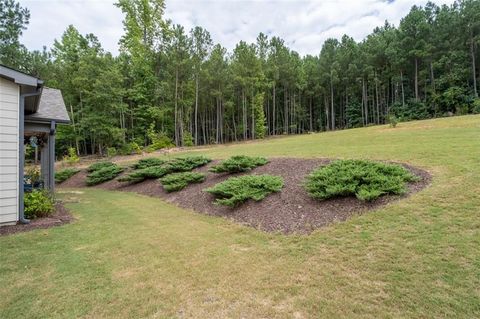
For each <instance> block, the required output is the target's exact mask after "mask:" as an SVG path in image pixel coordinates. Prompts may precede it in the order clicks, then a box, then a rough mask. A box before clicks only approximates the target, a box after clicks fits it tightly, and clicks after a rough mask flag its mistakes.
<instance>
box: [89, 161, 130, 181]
mask: <svg viewBox="0 0 480 319" xmlns="http://www.w3.org/2000/svg"><path fill="white" fill-rule="evenodd" d="M121 172H123V168H122V167H120V166H118V165H116V164H113V163H112V165H110V166H105V167H103V168H100V169H97V170H94V171H93V172H91V173H90V174H88V175H87V180H86V182H87V185H88V186H93V185H97V184H100V183H103V182H106V181H109V180H112V179H114V178H115V177H117V176H118V175H119V174H120V173H121Z"/></svg>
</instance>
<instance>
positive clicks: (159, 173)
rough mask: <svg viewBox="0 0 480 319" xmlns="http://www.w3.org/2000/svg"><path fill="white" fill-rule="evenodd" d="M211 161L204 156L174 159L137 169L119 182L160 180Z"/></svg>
mask: <svg viewBox="0 0 480 319" xmlns="http://www.w3.org/2000/svg"><path fill="white" fill-rule="evenodd" d="M210 161H211V159H209V158H206V157H204V156H191V157H185V158H175V159H172V160H170V161H168V162H165V163H163V164H162V165H159V166H151V167H146V168H143V169H138V170H136V171H134V172H132V173H130V174H128V175H126V176H123V177H122V178H120V179H119V181H121V182H130V183H139V182H142V181H144V180H146V179H154V178H160V177H163V176H165V175H167V174H171V173H177V172H188V171H191V170H192V169H194V168H197V167H200V166H203V165H205V164H207V163H209V162H210Z"/></svg>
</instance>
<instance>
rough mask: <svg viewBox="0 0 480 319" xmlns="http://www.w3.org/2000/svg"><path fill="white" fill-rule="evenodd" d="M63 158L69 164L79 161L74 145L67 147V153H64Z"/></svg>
mask: <svg viewBox="0 0 480 319" xmlns="http://www.w3.org/2000/svg"><path fill="white" fill-rule="evenodd" d="M63 160H64V161H65V162H67V163H68V164H70V165H73V164H75V163H78V162H79V161H80V158H79V157H78V155H77V150H76V149H75V148H74V147H69V148H68V155H66V156H65V157H64V158H63Z"/></svg>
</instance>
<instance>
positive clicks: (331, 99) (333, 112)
mask: <svg viewBox="0 0 480 319" xmlns="http://www.w3.org/2000/svg"><path fill="white" fill-rule="evenodd" d="M330 102H331V108H332V115H331V116H332V126H331V128H332V130H333V131H335V108H334V106H333V82H332V79H330Z"/></svg>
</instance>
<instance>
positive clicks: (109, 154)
mask: <svg viewBox="0 0 480 319" xmlns="http://www.w3.org/2000/svg"><path fill="white" fill-rule="evenodd" d="M115 155H117V149H116V148H115V147H108V148H107V157H114V156H115Z"/></svg>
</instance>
